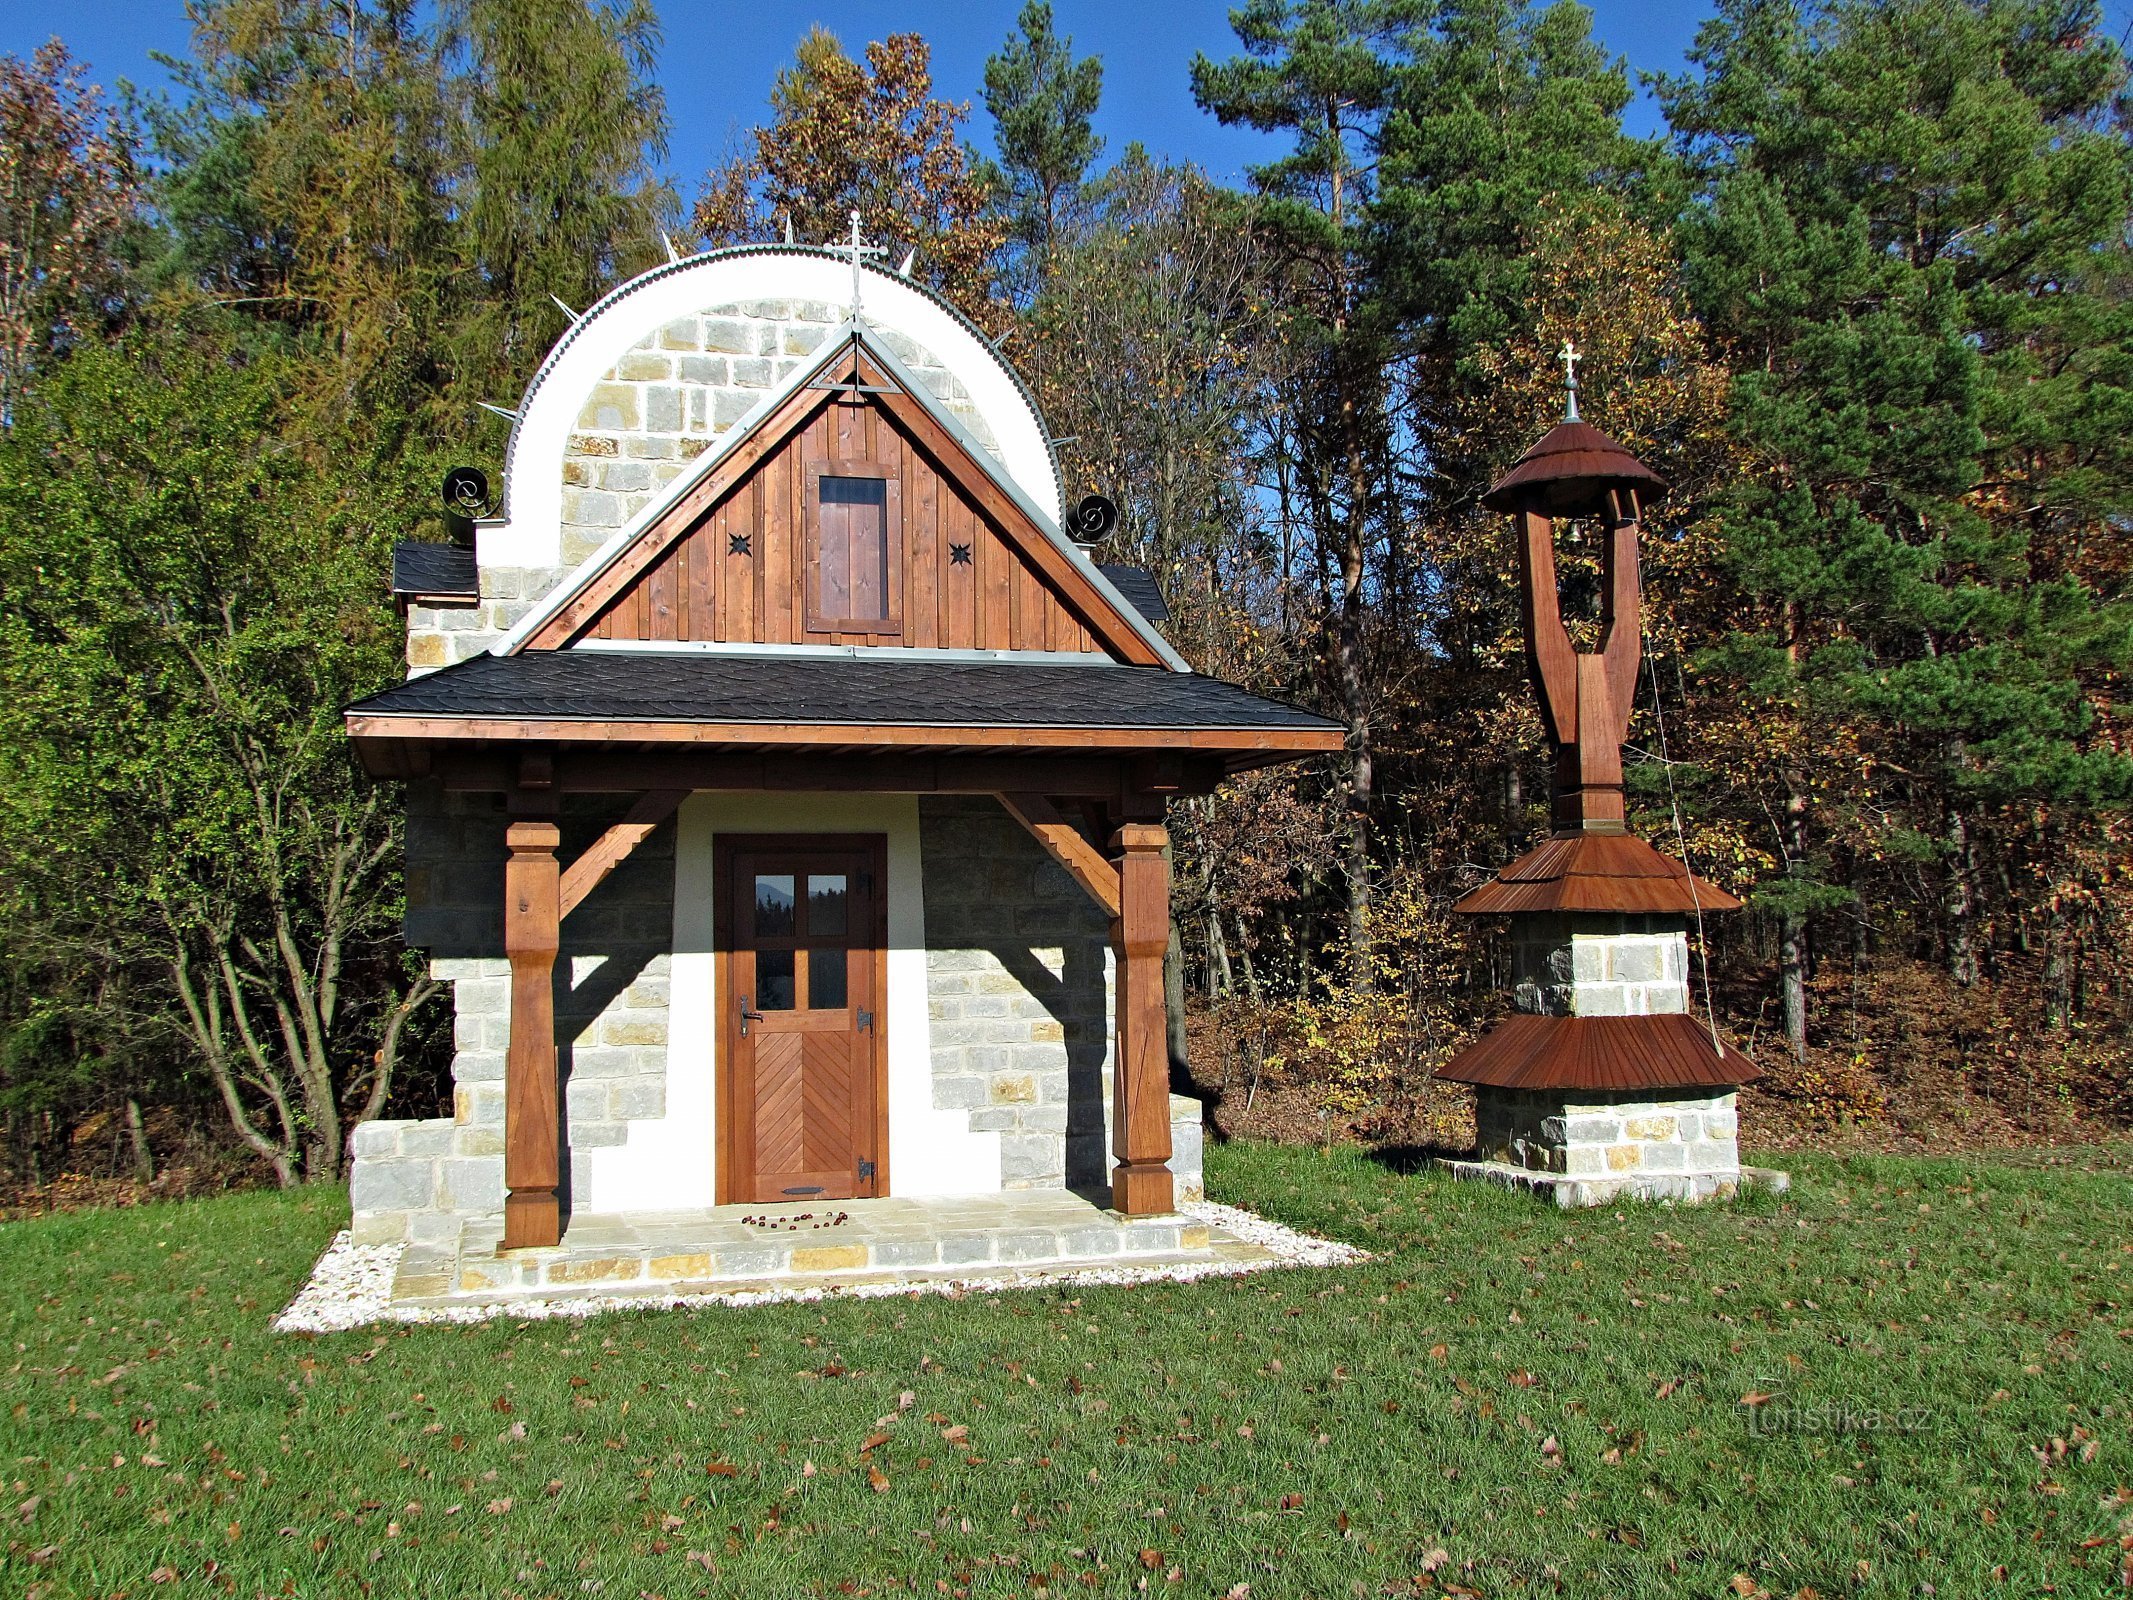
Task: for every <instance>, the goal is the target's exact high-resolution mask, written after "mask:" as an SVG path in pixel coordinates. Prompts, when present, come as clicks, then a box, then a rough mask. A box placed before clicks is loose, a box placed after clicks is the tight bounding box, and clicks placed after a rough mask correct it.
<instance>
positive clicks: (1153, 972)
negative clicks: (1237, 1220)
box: [1111, 796, 1177, 1217]
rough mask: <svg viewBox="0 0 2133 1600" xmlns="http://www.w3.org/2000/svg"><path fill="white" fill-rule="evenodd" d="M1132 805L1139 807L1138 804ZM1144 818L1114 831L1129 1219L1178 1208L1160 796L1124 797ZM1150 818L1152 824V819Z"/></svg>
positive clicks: (1122, 1186) (1119, 1187) (1122, 1200)
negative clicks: (1173, 1181) (1172, 1139)
mask: <svg viewBox="0 0 2133 1600" xmlns="http://www.w3.org/2000/svg"><path fill="white" fill-rule="evenodd" d="M1136 802H1137V803H1136ZM1128 804H1129V805H1131V806H1132V807H1133V809H1134V810H1136V811H1138V812H1139V813H1140V816H1141V818H1142V820H1132V821H1125V822H1122V823H1121V824H1120V825H1119V827H1118V830H1117V831H1116V832H1115V833H1113V834H1112V836H1111V843H1112V847H1113V848H1114V849H1115V850H1116V851H1117V852H1118V858H1119V863H1118V865H1119V902H1120V903H1119V917H1118V920H1117V921H1116V922H1114V923H1112V924H1111V944H1112V948H1113V949H1114V950H1115V951H1116V952H1117V955H1118V1002H1117V1004H1118V1047H1117V1065H1116V1073H1117V1081H1116V1087H1115V1088H1114V1090H1113V1094H1112V1104H1111V1111H1112V1119H1113V1120H1112V1143H1113V1146H1114V1148H1115V1153H1116V1155H1117V1158H1118V1164H1117V1165H1116V1167H1114V1168H1113V1169H1112V1173H1111V1207H1112V1209H1113V1210H1115V1211H1118V1212H1122V1213H1123V1214H1125V1215H1126V1216H1129V1217H1145V1216H1156V1215H1160V1214H1162V1213H1164V1212H1167V1211H1174V1210H1176V1209H1177V1205H1176V1199H1175V1196H1174V1194H1173V1192H1172V1189H1171V1178H1170V1050H1169V1041H1168V1026H1167V1020H1166V1015H1165V1012H1164V1008H1163V957H1164V955H1165V953H1166V952H1167V951H1168V950H1169V948H1170V864H1169V862H1167V861H1166V860H1164V858H1163V850H1164V847H1165V846H1166V845H1168V844H1169V842H1170V832H1169V830H1168V829H1167V828H1165V827H1164V826H1163V822H1162V816H1163V802H1162V800H1161V798H1160V797H1159V796H1129V797H1128ZM1151 818H1152V820H1149V819H1151Z"/></svg>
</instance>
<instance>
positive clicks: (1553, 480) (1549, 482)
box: [1481, 422, 1666, 517]
mask: <svg viewBox="0 0 2133 1600" xmlns="http://www.w3.org/2000/svg"><path fill="white" fill-rule="evenodd" d="M1610 489H1634V490H1636V492H1637V498H1638V499H1639V500H1640V501H1642V502H1643V503H1644V504H1646V505H1650V504H1652V503H1653V502H1654V501H1656V500H1658V499H1659V498H1660V496H1662V495H1664V494H1665V493H1666V480H1665V479H1663V478H1661V477H1660V476H1659V474H1658V473H1656V472H1654V471H1652V469H1651V468H1650V467H1647V466H1646V465H1645V464H1644V463H1643V462H1641V461H1639V460H1638V459H1637V458H1636V457H1635V456H1633V455H1631V454H1630V453H1629V452H1628V451H1627V450H1625V449H1623V448H1622V446H1621V445H1619V444H1617V443H1616V442H1615V441H1614V440H1613V439H1610V438H1609V437H1608V436H1607V435H1606V434H1604V433H1602V432H1601V431H1600V430H1599V429H1598V428H1595V427H1594V426H1593V425H1592V424H1591V423H1589V422H1563V423H1558V424H1557V425H1556V426H1555V427H1553V428H1550V429H1549V430H1548V432H1547V433H1546V434H1545V435H1544V436H1543V437H1542V439H1541V441H1540V443H1538V444H1536V445H1535V446H1534V447H1533V448H1532V449H1530V450H1528V451H1527V452H1526V453H1525V454H1524V455H1522V456H1520V457H1519V458H1518V465H1516V466H1515V467H1513V468H1512V469H1511V470H1510V471H1509V472H1507V473H1505V474H1504V475H1503V479H1502V481H1501V482H1499V483H1498V484H1497V485H1496V487H1495V488H1493V489H1491V490H1490V491H1489V492H1488V493H1487V494H1485V495H1483V496H1482V497H1481V503H1482V504H1483V505H1485V506H1487V507H1488V508H1489V509H1490V510H1491V511H1517V510H1520V509H1523V508H1526V507H1531V508H1532V509H1533V510H1536V511H1543V512H1546V513H1548V514H1549V515H1551V516H1559V517H1562V516H1584V515H1596V514H1598V513H1599V512H1601V511H1603V510H1604V509H1605V508H1606V501H1607V492H1608V491H1609V490H1610Z"/></svg>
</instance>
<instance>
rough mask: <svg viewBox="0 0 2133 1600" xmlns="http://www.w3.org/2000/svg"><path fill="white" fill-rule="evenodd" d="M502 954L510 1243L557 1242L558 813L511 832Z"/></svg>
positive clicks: (523, 821)
mask: <svg viewBox="0 0 2133 1600" xmlns="http://www.w3.org/2000/svg"><path fill="white" fill-rule="evenodd" d="M504 837H505V842H506V843H507V844H508V845H509V846H510V849H511V858H510V860H509V861H508V862H506V863H505V865H504V953H505V954H506V955H508V956H509V957H510V958H511V1046H510V1051H509V1053H508V1054H507V1055H506V1056H505V1058H504V1183H505V1185H506V1186H507V1188H508V1189H509V1191H510V1192H509V1193H508V1194H507V1195H506V1196H505V1198H504V1248H505V1249H506V1250H517V1249H521V1248H523V1247H525V1246H528V1245H552V1244H559V1243H561V1242H562V1238H563V1219H562V1212H561V1209H560V1207H559V1203H558V1201H557V1198H556V1190H557V1188H558V1186H559V1185H560V1182H561V1178H560V1175H559V1168H558V1160H557V1118H556V1051H555V958H556V951H557V948H558V947H559V946H560V944H561V935H560V925H561V923H562V920H563V918H562V872H561V869H560V867H559V866H558V864H557V862H556V846H557V845H558V844H560V843H561V842H562V837H563V836H562V832H561V830H560V829H558V828H557V827H556V825H555V822H554V820H553V818H552V817H524V816H521V817H520V818H518V819H517V820H514V821H513V822H512V823H511V825H510V828H509V829H508V831H507V832H506V833H505V836H504Z"/></svg>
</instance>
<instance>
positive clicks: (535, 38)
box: [449, 0, 674, 392]
mask: <svg viewBox="0 0 2133 1600" xmlns="http://www.w3.org/2000/svg"><path fill="white" fill-rule="evenodd" d="M449 21H450V27H451V31H452V33H453V34H454V35H456V37H457V38H458V40H459V41H460V48H461V52H462V53H463V56H464V63H465V65H464V76H463V77H462V78H461V79H460V80H459V81H458V82H456V83H455V84H454V85H453V86H452V88H453V94H454V98H455V99H463V100H464V102H465V105H466V112H465V117H464V121H463V124H462V126H463V128H464V138H465V152H464V155H463V157H462V161H463V163H464V165H463V168H462V173H461V175H460V177H459V178H458V180H457V182H456V183H455V188H457V189H458V190H460V191H462V192H463V193H464V195H465V201H464V204H463V205H462V207H461V208H460V221H461V226H462V230H463V239H464V242H463V244H462V246H461V249H462V250H463V252H464V254H465V255H466V256H467V258H468V259H469V261H470V263H471V265H472V266H473V268H474V270H475V273H476V275H477V277H478V280H479V282H480V284H481V286H482V287H481V290H480V292H479V293H478V294H477V295H474V296H470V297H469V303H468V306H467V311H466V315H465V317H464V319H463V320H461V321H460V322H459V324H458V326H457V328H456V329H455V337H454V340H453V343H454V346H455V348H456V351H457V354H458V360H459V364H460V365H461V367H462V368H463V369H464V370H466V371H468V372H469V373H471V374H474V375H477V376H479V377H480V378H482V379H484V380H487V381H495V382H498V383H501V384H504V385H506V389H505V390H503V391H500V392H516V389H517V388H518V387H519V386H520V385H523V384H524V382H525V381H526V379H527V378H529V377H530V376H531V375H532V370H533V367H534V365H535V364H536V363H537V362H538V361H539V360H540V358H541V357H542V356H543V355H544V354H546V352H547V349H548V346H549V345H550V344H551V343H553V342H554V338H555V336H556V334H557V333H559V332H560V331H561V330H562V312H561V311H560V310H558V309H557V307H556V304H555V302H556V300H557V299H561V300H563V301H564V302H566V303H567V304H569V305H572V306H574V307H577V308H579V309H581V310H582V309H583V308H584V307H586V306H588V305H590V304H591V303H592V302H593V301H595V300H597V299H598V298H599V297H600V296H601V295H602V294H604V293H605V292H606V291H607V290H608V289H609V288H611V287H612V286H613V285H614V284H615V283H616V282H618V281H619V280H621V279H622V278H625V277H628V276H629V275H631V273H633V272H635V271H638V270H641V269H642V268H644V267H646V266H649V265H651V264H652V263H653V262H654V261H658V260H663V259H665V258H664V256H663V254H662V253H661V252H660V246H659V229H660V227H661V225H662V224H664V223H666V222H667V221H668V220H669V213H670V212H671V210H672V209H673V205H674V197H673V192H672V190H671V189H670V188H669V186H668V185H667V184H666V183H665V182H663V181H662V180H661V179H659V178H658V176H657V174H656V170H655V163H656V162H657V161H658V160H659V159H660V158H662V157H663V156H664V155H665V154H666V136H667V119H666V103H665V99H664V96H663V94H662V93H661V91H660V88H659V86H658V84H657V82H656V81H654V78H653V71H654V66H655V62H656V56H657V51H658V45H659V23H658V19H657V18H656V17H655V16H654V15H653V12H652V8H651V5H650V4H649V0H617V3H614V4H596V3H588V0H564V3H559V0H455V3H454V4H453V6H452V7H451V8H450V11H449Z"/></svg>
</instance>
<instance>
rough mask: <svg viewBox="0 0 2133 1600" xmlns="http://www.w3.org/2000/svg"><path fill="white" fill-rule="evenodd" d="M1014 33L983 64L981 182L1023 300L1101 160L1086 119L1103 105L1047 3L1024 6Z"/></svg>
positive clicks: (1038, 283) (1093, 72)
mask: <svg viewBox="0 0 2133 1600" xmlns="http://www.w3.org/2000/svg"><path fill="white" fill-rule="evenodd" d="M1015 30H1016V31H1015V32H1014V33H1012V34H1010V35H1009V36H1008V38H1007V42H1006V43H1005V44H1003V45H1001V47H1000V49H999V51H998V52H997V53H996V54H994V55H993V56H992V58H991V59H990V60H988V61H987V62H986V63H985V109H986V110H987V111H989V112H990V113H992V120H993V124H994V129H995V135H996V138H997V140H998V145H999V152H1000V159H999V161H998V163H997V164H988V165H987V166H986V168H985V169H984V173H983V175H984V177H985V179H986V181H987V182H988V183H989V184H990V185H991V187H992V189H993V191H994V194H995V203H996V204H998V205H1000V206H1001V207H1002V208H1003V209H1004V210H1005V211H1006V213H1007V236H1008V241H1009V244H1010V247H1011V248H1013V249H1014V250H1015V251H1016V252H1017V253H1018V256H1019V259H1018V260H1016V261H1013V262H1011V263H1010V270H1009V274H1008V276H1009V278H1010V281H1011V282H1012V284H1013V285H1014V287H1015V288H1016V289H1017V290H1019V292H1020V296H1021V297H1022V298H1025V299H1026V298H1027V297H1028V296H1030V295H1032V294H1034V293H1036V292H1037V291H1038V290H1039V289H1040V288H1041V287H1042V285H1043V283H1044V280H1045V279H1046V277H1047V276H1048V275H1049V273H1050V269H1051V263H1052V255H1053V249H1054V241H1055V240H1056V239H1057V237H1058V234H1059V228H1060V224H1061V221H1062V214H1063V212H1064V210H1065V208H1066V206H1067V205H1068V204H1069V203H1070V202H1071V200H1072V199H1073V197H1074V196H1075V195H1076V194H1077V193H1078V192H1079V191H1080V188H1081V185H1082V183H1083V182H1084V181H1085V180H1086V178H1087V177H1088V172H1089V167H1090V165H1091V163H1093V162H1094V161H1095V160H1096V158H1097V157H1098V156H1099V155H1101V154H1102V153H1103V147H1104V142H1103V140H1102V139H1101V138H1100V137H1098V135H1097V133H1096V131H1095V129H1094V127H1093V126H1092V125H1091V119H1092V118H1093V117H1094V116H1095V115H1096V106H1097V102H1098V101H1099V100H1101V99H1102V98H1103V83H1104V68H1103V63H1102V62H1101V61H1100V60H1097V59H1095V58H1094V57H1086V58H1082V59H1078V60H1077V59H1076V58H1075V55H1074V41H1073V40H1072V39H1062V38H1060V37H1059V35H1058V34H1057V33H1055V32H1054V31H1053V28H1052V8H1051V5H1050V4H1049V0H1027V4H1025V5H1024V6H1023V7H1022V13H1021V15H1020V16H1019V17H1018V18H1016V21H1015Z"/></svg>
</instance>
